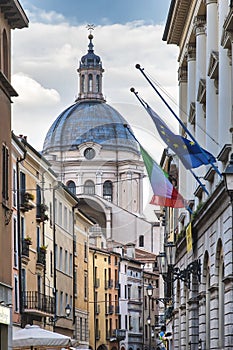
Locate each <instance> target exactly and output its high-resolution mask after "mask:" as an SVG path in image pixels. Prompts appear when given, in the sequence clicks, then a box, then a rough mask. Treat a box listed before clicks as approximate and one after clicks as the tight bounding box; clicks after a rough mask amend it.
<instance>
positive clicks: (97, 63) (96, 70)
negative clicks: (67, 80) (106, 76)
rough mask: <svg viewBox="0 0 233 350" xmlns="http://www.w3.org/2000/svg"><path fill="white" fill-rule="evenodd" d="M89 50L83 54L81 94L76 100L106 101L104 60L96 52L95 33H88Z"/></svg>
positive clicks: (80, 75)
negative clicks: (103, 91)
mask: <svg viewBox="0 0 233 350" xmlns="http://www.w3.org/2000/svg"><path fill="white" fill-rule="evenodd" d="M88 39H89V41H90V42H89V45H88V52H87V54H86V55H84V56H82V58H81V61H80V64H79V68H78V70H77V71H78V73H79V94H78V98H77V100H76V101H83V100H85V101H86V100H99V101H102V102H105V100H104V98H103V93H102V77H103V76H102V74H103V72H104V69H103V68H102V62H101V59H100V57H99V56H97V55H96V54H95V53H94V45H93V42H92V40H93V35H92V34H91V33H90V34H89V35H88Z"/></svg>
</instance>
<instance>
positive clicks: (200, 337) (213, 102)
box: [163, 0, 233, 350]
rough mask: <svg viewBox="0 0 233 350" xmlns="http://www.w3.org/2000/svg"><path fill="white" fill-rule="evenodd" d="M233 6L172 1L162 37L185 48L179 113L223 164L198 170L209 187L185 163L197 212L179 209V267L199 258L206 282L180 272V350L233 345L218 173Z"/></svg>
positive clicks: (223, 152)
mask: <svg viewBox="0 0 233 350" xmlns="http://www.w3.org/2000/svg"><path fill="white" fill-rule="evenodd" d="M232 5H233V4H232V1H228V0H219V1H218V0H206V1H203V0H197V1H194V0H193V1H192V0H191V1H183V0H173V1H171V4H170V10H169V13H168V18H167V22H166V27H165V31H164V36H163V40H165V41H166V42H167V43H168V44H175V45H177V46H178V47H179V55H178V62H179V71H178V81H179V97H180V99H179V107H180V115H179V117H180V118H181V119H182V120H183V122H184V123H185V124H186V125H187V128H188V130H189V131H190V132H191V133H192V134H193V136H194V137H195V138H196V140H197V141H198V142H199V144H200V145H201V146H202V147H204V148H205V149H207V150H208V151H209V152H211V153H212V154H213V155H214V156H215V157H216V159H217V162H216V166H217V169H218V171H217V172H216V169H214V168H213V167H212V166H211V164H210V165H208V166H202V167H200V168H198V169H194V170H195V172H196V174H197V175H198V177H199V179H200V180H201V182H202V184H203V185H205V189H206V190H207V191H205V190H204V188H203V186H200V184H198V183H197V182H196V181H195V180H194V178H193V177H192V175H191V173H190V172H188V171H187V170H185V169H184V168H183V166H182V165H181V164H180V173H179V182H180V187H182V188H181V190H183V193H184V195H185V197H186V199H187V200H188V201H189V204H190V205H191V206H192V211H193V214H192V215H190V213H189V212H188V211H180V213H179V217H178V219H179V225H178V227H177V232H176V235H175V237H176V238H175V240H176V247H177V250H176V265H175V266H176V267H178V268H179V269H180V271H184V269H186V271H187V268H188V267H190V266H191V265H190V264H192V263H193V262H195V261H199V260H200V262H201V283H200V282H199V281H198V278H197V277H198V276H197V274H195V273H194V274H193V273H191V274H190V284H189V283H187V282H188V281H187V278H186V279H185V281H184V280H182V278H181V275H180V277H179V278H177V279H176V281H175V282H174V283H173V288H174V295H173V302H174V310H173V314H172V316H171V315H170V316H171V317H170V318H169V320H170V321H169V322H170V324H171V325H172V328H171V329H172V330H173V344H172V349H177V350H178V349H187V348H189V349H193V350H194V349H232V348H233V338H232V331H231V329H232V325H233V314H232V309H233V304H232V300H233V297H232V296H233V280H232V275H233V264H232V261H233V248H232V244H233V235H232V229H233V228H232V223H233V221H232V203H231V201H230V199H229V195H228V192H227V190H226V187H225V183H224V181H223V177H222V176H221V175H219V174H218V172H219V173H220V174H221V173H222V172H223V173H224V171H225V169H226V167H227V165H228V162H229V154H230V152H231V149H232V134H231V133H232V82H233V80H232V31H233V8H232ZM180 132H181V134H183V135H185V134H186V133H185V131H184V130H180ZM184 184H185V185H184ZM207 192H208V194H207ZM190 221H192V249H191V251H187V247H186V239H185V236H182V233H184V232H185V228H186V225H187V224H188V223H189V222H190Z"/></svg>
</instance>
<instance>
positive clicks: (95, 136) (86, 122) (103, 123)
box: [43, 100, 138, 154]
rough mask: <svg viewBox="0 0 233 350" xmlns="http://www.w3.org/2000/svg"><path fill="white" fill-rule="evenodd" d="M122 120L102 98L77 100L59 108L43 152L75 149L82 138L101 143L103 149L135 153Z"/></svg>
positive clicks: (85, 140) (136, 150)
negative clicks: (60, 110) (100, 99)
mask: <svg viewBox="0 0 233 350" xmlns="http://www.w3.org/2000/svg"><path fill="white" fill-rule="evenodd" d="M125 124H126V120H125V119H124V118H123V117H122V115H121V114H120V113H118V112H117V111H116V110H115V109H114V108H112V107H111V106H109V105H108V104H107V103H105V102H104V101H98V100H96V101H92V100H87V101H77V102H76V103H75V104H73V105H72V106H70V107H68V108H67V109H66V110H65V111H63V112H62V113H61V114H60V115H59V116H58V118H57V119H56V120H55V122H54V123H53V124H52V126H51V127H50V129H49V131H48V133H47V135H46V138H45V141H44V146H43V153H44V154H48V153H53V152H56V151H69V150H75V149H76V148H77V147H78V146H79V145H80V144H82V143H84V142H95V143H98V144H101V146H102V148H104V149H111V150H113V149H114V148H117V149H118V150H126V151H132V152H134V153H138V146H137V143H136V141H135V140H134V138H133V136H132V135H131V134H130V133H129V131H128V130H127V128H125V126H124V125H125Z"/></svg>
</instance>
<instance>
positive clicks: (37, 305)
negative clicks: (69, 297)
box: [23, 291, 55, 315]
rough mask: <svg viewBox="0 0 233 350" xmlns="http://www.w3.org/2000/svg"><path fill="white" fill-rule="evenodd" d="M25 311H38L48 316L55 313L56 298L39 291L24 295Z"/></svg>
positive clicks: (27, 292)
mask: <svg viewBox="0 0 233 350" xmlns="http://www.w3.org/2000/svg"><path fill="white" fill-rule="evenodd" d="M23 307H24V310H32V309H33V310H38V311H41V312H44V313H47V314H51V315H53V314H54V313H55V297H51V296H48V295H45V294H42V293H39V292H37V291H26V292H24V293H23Z"/></svg>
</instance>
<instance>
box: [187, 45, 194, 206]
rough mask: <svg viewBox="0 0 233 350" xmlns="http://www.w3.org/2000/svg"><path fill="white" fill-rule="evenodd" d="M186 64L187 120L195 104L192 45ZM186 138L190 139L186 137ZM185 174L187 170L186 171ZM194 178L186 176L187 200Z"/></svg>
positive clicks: (191, 191)
mask: <svg viewBox="0 0 233 350" xmlns="http://www.w3.org/2000/svg"><path fill="white" fill-rule="evenodd" d="M187 54H188V55H187V62H188V90H187V115H188V118H189V111H190V107H191V103H193V102H195V100H196V98H195V92H196V89H195V81H196V47H195V46H193V45H188V47H187ZM187 127H188V130H189V131H190V133H191V134H192V135H193V136H195V133H194V128H193V125H192V124H191V123H190V122H189V120H187ZM188 138H190V137H189V136H188ZM186 173H187V170H186ZM194 185H195V181H194V177H193V176H192V175H191V173H188V174H187V182H186V186H187V199H190V198H192V195H193V192H194Z"/></svg>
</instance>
